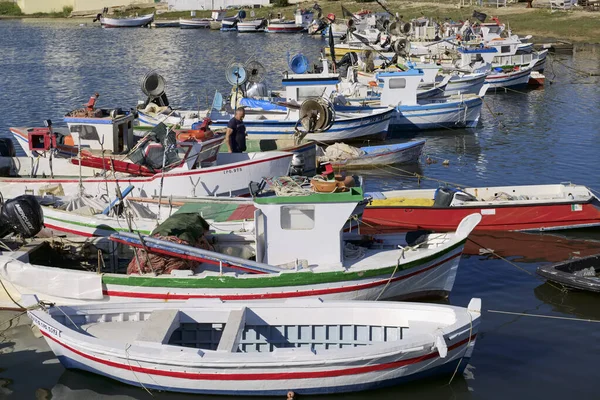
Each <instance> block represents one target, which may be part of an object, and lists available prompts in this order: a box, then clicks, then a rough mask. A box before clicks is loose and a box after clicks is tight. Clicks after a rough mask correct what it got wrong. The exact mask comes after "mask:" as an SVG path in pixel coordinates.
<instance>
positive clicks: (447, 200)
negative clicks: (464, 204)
mask: <svg viewBox="0 0 600 400" xmlns="http://www.w3.org/2000/svg"><path fill="white" fill-rule="evenodd" d="M454 200H457V201H459V202H461V201H478V199H477V197H475V196H473V195H472V194H469V193H466V192H463V191H462V190H459V189H456V188H448V187H440V188H438V189H437V190H436V191H435V195H434V200H433V207H435V208H445V207H450V206H451V205H452V202H453V201H454Z"/></svg>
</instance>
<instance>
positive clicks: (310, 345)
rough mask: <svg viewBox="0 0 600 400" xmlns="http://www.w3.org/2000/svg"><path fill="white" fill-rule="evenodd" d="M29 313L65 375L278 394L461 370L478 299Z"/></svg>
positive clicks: (349, 388) (348, 388) (190, 304)
mask: <svg viewBox="0 0 600 400" xmlns="http://www.w3.org/2000/svg"><path fill="white" fill-rule="evenodd" d="M28 315H29V317H30V318H31V320H32V321H33V323H34V324H35V325H36V326H37V327H38V328H39V329H40V332H41V334H42V335H43V336H44V338H45V339H46V342H47V343H48V345H49V346H50V348H51V349H52V351H53V352H54V354H55V355H56V357H57V358H58V359H59V360H60V362H61V363H62V365H63V366H64V367H65V368H68V369H80V370H84V371H89V372H92V373H95V374H99V375H103V376H106V377H108V378H111V379H114V380H117V381H120V382H123V383H126V384H129V385H134V386H138V387H141V388H144V389H146V390H148V389H153V390H159V391H172V392H185V393H193V394H208V395H231V396H237V397H239V396H285V395H286V394H287V393H288V392H289V391H293V392H295V393H296V394H300V395H309V394H333V393H348V392H356V391H361V390H370V389H376V388H381V387H386V386H393V385H399V384H402V383H404V382H408V381H413V380H416V379H420V378H425V377H430V376H436V375H442V376H443V375H447V376H451V375H452V376H454V374H462V372H463V370H464V369H465V367H466V365H467V364H468V361H469V359H470V357H471V355H472V353H473V350H474V347H475V342H476V338H477V333H478V330H479V324H480V319H481V300H480V299H477V298H474V299H471V301H470V302H469V305H468V306H467V308H461V307H454V306H449V305H439V304H418V303H398V302H394V303H392V302H359V301H352V302H349V301H331V300H325V301H324V300H320V299H310V300H309V299H302V300H286V301H282V302H277V303H257V302H245V303H244V304H240V303H235V302H222V301H219V300H213V301H206V300H203V301H198V300H190V301H186V302H169V303H164V302H151V303H137V304H101V305H85V306H67V307H56V306H50V307H48V308H45V309H43V310H34V311H29V312H28ZM140 390H141V389H140Z"/></svg>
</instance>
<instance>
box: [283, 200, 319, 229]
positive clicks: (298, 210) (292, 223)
mask: <svg viewBox="0 0 600 400" xmlns="http://www.w3.org/2000/svg"><path fill="white" fill-rule="evenodd" d="M314 227H315V207H314V206H282V207H281V229H285V230H294V231H296V230H311V229H313V228H314Z"/></svg>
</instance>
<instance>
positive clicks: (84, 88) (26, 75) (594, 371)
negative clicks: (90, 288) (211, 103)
mask: <svg viewBox="0 0 600 400" xmlns="http://www.w3.org/2000/svg"><path fill="white" fill-rule="evenodd" d="M323 45H324V42H323V41H321V40H320V39H318V38H313V37H308V36H304V35H289V36H288V35H266V34H264V35H261V34H255V35H253V34H245V35H244V34H239V35H238V34H235V33H221V32H209V31H194V30H191V31H182V30H178V29H163V30H149V29H132V30H104V29H100V28H97V27H93V26H91V24H89V23H88V26H83V27H81V26H79V22H70V21H43V20H36V21H26V22H20V21H0V111H1V114H0V134H7V133H8V127H9V126H28V125H40V124H41V123H42V120H44V119H47V118H50V119H53V120H54V121H56V122H59V121H60V120H61V117H62V115H64V113H65V112H66V111H69V110H71V109H73V108H75V107H78V106H79V105H80V104H83V103H85V102H86V101H87V99H88V98H89V96H90V95H92V94H93V93H94V92H96V91H98V92H100V104H101V105H105V106H107V107H113V106H121V107H124V108H129V107H132V106H134V105H135V104H136V101H137V100H138V99H141V98H142V93H141V92H140V90H139V84H140V80H141V77H142V76H143V75H144V74H145V73H146V72H148V71H149V70H152V69H156V70H158V71H160V72H161V73H162V74H163V75H164V76H165V77H166V78H167V80H168V94H169V98H170V100H171V103H172V104H173V105H174V106H176V107H182V108H196V107H204V106H205V105H206V104H207V99H209V98H212V95H213V93H214V91H215V90H216V89H218V90H220V91H222V92H223V93H226V92H227V91H228V85H227V82H226V80H225V78H224V74H223V70H224V68H225V66H226V65H227V64H228V63H229V62H230V61H232V60H235V61H245V60H247V59H249V58H250V57H256V59H258V60H259V61H260V62H262V63H263V64H264V65H265V66H266V67H267V69H268V70H269V76H268V81H269V82H271V84H270V87H271V88H278V87H279V86H278V84H277V82H278V79H280V77H281V72H282V71H284V70H286V54H287V52H291V53H292V54H293V53H295V52H299V51H301V52H303V53H304V54H306V55H307V56H309V58H311V60H314V61H316V60H317V56H318V54H319V51H320V48H321V47H322V46H323ZM573 68H574V69H576V70H583V71H590V72H595V73H596V74H598V73H600V47H594V46H578V47H577V48H576V50H575V52H574V54H573V56H570V55H557V56H551V58H550V60H549V63H548V66H547V70H546V76H547V82H548V81H550V80H552V82H553V83H552V84H547V85H546V88H545V89H543V90H536V91H529V92H527V93H503V94H495V95H488V96H487V97H486V100H485V101H486V103H487V105H488V106H489V109H487V108H485V109H484V111H483V114H482V123H481V125H480V127H479V128H477V129H475V130H472V131H463V130H443V131H438V132H429V133H426V134H419V137H422V138H426V139H427V145H426V148H425V153H426V154H427V156H428V157H429V158H430V159H431V160H435V161H437V162H436V163H431V164H428V163H426V162H422V163H421V164H420V165H419V166H418V167H413V168H410V170H411V171H412V172H418V173H420V174H423V175H425V176H428V177H432V178H435V179H439V180H443V181H449V182H456V183H460V184H464V185H482V186H491V185H505V184H506V185H514V184H543V183H556V182H564V181H572V182H577V183H580V184H585V185H588V186H590V187H592V188H595V189H600V174H598V172H597V165H598V157H599V150H600V113H599V111H600V78H599V77H589V76H584V75H583V74H580V73H577V72H575V71H574V70H573ZM490 110H491V111H492V112H493V114H492V113H491V112H490ZM396 140H399V139H396ZM443 160H449V162H450V164H449V166H447V167H444V166H443V165H442V161H443ZM364 175H365V177H366V186H367V189H368V190H387V189H392V188H398V187H400V186H404V187H417V186H418V183H417V181H416V180H415V179H413V178H407V177H406V173H405V172H403V171H399V170H391V169H387V170H375V171H370V172H369V173H366V174H364ZM435 185H437V183H436V182H435V181H428V180H424V181H422V182H421V186H422V187H434V186H435ZM0 190H1V188H0ZM472 239H473V240H474V241H475V242H476V243H473V242H469V244H468V246H467V248H466V254H465V256H464V257H463V260H462V262H461V267H460V268H459V272H458V276H457V281H456V285H455V287H454V290H453V292H452V295H451V298H450V302H451V303H452V304H456V305H461V306H466V305H467V303H468V302H469V300H470V298H471V297H481V298H482V299H483V307H484V310H485V312H484V314H483V323H482V326H481V333H480V335H479V336H478V340H477V346H476V349H475V353H474V356H473V358H472V359H471V362H470V365H469V367H468V369H467V371H466V373H465V376H464V377H457V378H455V379H454V381H453V382H452V383H451V384H448V379H446V378H444V379H438V380H432V381H427V382H417V383H414V384H411V385H408V386H403V387H398V388H393V389H387V390H382V391H376V392H371V393H367V394H364V393H362V394H354V395H343V396H333V397H330V398H332V399H333V398H339V399H341V398H343V399H356V400H363V399H371V398H379V399H398V398H402V399H419V400H424V399H507V398H513V399H536V398H544V399H564V398H576V399H597V398H600V395H599V394H598V393H600V383H599V381H598V368H597V363H598V360H599V357H600V324H597V323H591V322H577V321H565V320H553V319H538V318H532V317H523V316H510V315H502V314H497V313H492V312H489V310H500V311H511V312H520V313H523V312H524V313H534V314H543V315H553V316H562V317H571V318H581V319H597V320H600V296H595V295H590V294H586V293H568V294H564V293H561V292H560V291H558V290H556V289H555V288H554V287H552V286H550V285H548V284H544V283H543V281H541V280H539V279H537V278H536V277H535V275H534V271H535V269H536V267H537V266H539V265H541V264H542V263H547V262H556V261H560V260H563V259H567V258H569V257H573V256H578V255H584V254H591V253H595V252H599V251H600V246H599V244H600V234H599V233H598V232H596V231H593V230H590V231H583V232H577V233H569V235H568V236H561V235H528V234H517V233H499V234H482V235H476V236H473V237H472ZM597 240H598V241H597ZM483 248H491V249H493V250H494V251H495V252H496V253H498V254H500V255H502V256H503V257H505V258H507V259H508V260H510V261H511V262H513V263H515V264H516V265H517V266H518V267H520V268H521V269H522V270H519V269H517V268H516V267H515V266H512V265H510V264H508V263H507V262H506V261H503V260H501V259H498V258H495V257H492V256H490V255H489V254H486V253H485V252H482V251H481V250H482V249H483ZM10 315H11V314H9V313H2V314H0V320H5V319H7V318H8V317H9V316H10ZM7 327H8V325H2V326H0V332H1V333H0V398H4V397H6V398H10V399H13V398H14V399H33V398H39V399H46V398H55V399H105V398H111V399H142V398H143V399H147V398H150V395H148V394H147V393H146V392H144V391H143V390H142V389H137V388H132V387H128V386H125V385H121V384H119V383H116V382H113V381H111V380H108V379H104V378H101V377H97V376H94V375H91V374H87V373H82V372H76V371H65V370H64V369H63V368H62V367H61V366H60V364H59V363H58V362H57V361H56V360H55V358H54V355H53V354H52V353H51V352H50V351H49V349H48V347H47V346H46V345H45V343H44V342H43V340H42V339H40V338H36V337H34V336H33V334H32V333H31V330H30V329H29V327H28V322H27V321H26V319H25V318H21V319H19V320H15V321H13V323H12V325H11V327H10V328H9V329H6V328H7ZM154 398H158V399H191V398H195V399H205V398H206V399H208V398H210V397H206V396H194V397H192V396H185V395H173V394H165V393H156V392H155V393H154ZM303 398H307V397H303Z"/></svg>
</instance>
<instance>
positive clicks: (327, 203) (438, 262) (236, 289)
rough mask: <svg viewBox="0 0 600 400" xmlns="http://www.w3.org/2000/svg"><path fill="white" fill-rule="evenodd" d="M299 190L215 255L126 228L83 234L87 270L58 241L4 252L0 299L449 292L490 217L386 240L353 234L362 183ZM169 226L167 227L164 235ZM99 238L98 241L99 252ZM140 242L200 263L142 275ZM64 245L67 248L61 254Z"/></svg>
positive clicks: (262, 207) (267, 202)
mask: <svg viewBox="0 0 600 400" xmlns="http://www.w3.org/2000/svg"><path fill="white" fill-rule="evenodd" d="M286 179H287V178H286ZM293 188H295V186H293V187H288V189H286V190H289V189H293ZM297 189H298V188H297ZM299 190H300V191H301V192H302V194H304V195H297V194H296V195H294V193H290V194H288V195H285V194H283V193H282V194H281V195H279V196H272V195H270V196H261V195H259V196H257V197H254V207H256V211H255V213H254V231H253V232H252V233H251V234H243V235H242V234H236V233H234V234H232V235H225V236H223V239H221V236H220V235H219V237H218V240H217V241H216V242H215V246H216V247H215V250H214V251H213V250H206V249H204V248H198V247H193V246H191V245H185V244H179V243H176V242H175V243H174V242H173V241H169V240H166V239H164V238H161V237H156V236H154V235H153V236H140V235H139V234H137V233H126V232H117V233H115V234H113V235H112V236H111V237H110V239H111V240H107V239H106V238H97V239H94V238H91V239H90V238H85V239H82V240H83V241H84V242H83V243H84V246H87V250H85V248H86V247H84V248H83V249H82V251H83V254H84V255H85V256H84V258H83V259H82V261H81V262H82V264H81V265H82V266H80V267H77V266H72V267H70V268H68V269H67V268H61V267H60V265H64V264H65V263H64V262H62V263H53V262H52V261H51V260H52V259H53V257H52V256H51V254H52V250H51V249H52V248H53V247H52V246H50V245H48V244H46V245H43V244H42V243H39V242H36V243H37V244H35V245H34V244H33V243H31V244H28V245H26V246H21V247H18V248H16V249H14V251H13V252H3V253H1V254H2V255H1V256H0V279H1V280H2V283H3V284H4V287H5V288H6V292H3V293H1V294H0V299H1V300H2V301H1V302H0V303H1V304H10V299H9V298H8V297H7V296H8V294H10V296H11V297H12V298H13V299H15V300H17V301H18V300H19V299H20V298H21V296H22V295H23V294H28V293H35V294H37V295H38V297H39V298H40V299H41V300H44V301H50V302H54V303H57V304H78V303H93V302H107V301H110V302H139V301H147V300H152V299H154V300H158V299H160V300H182V299H190V298H221V299H223V300H269V299H271V300H273V299H285V298H295V297H321V298H328V299H357V300H361V299H362V300H375V299H386V298H387V299H390V298H398V299H410V298H420V297H425V296H440V295H441V296H446V295H447V294H448V293H449V292H450V291H451V290H452V287H453V285H454V281H455V278H456V273H457V269H458V264H459V260H460V255H461V253H462V250H463V248H464V244H465V242H466V239H467V236H468V235H469V233H470V232H471V231H472V230H473V228H474V227H475V226H476V225H477V224H478V223H479V221H480V220H481V216H480V215H478V214H474V215H471V216H468V217H467V218H465V219H464V221H463V222H462V223H461V224H460V225H459V227H458V228H457V230H456V232H454V233H441V234H425V235H421V234H418V233H414V234H411V233H407V234H396V235H391V236H390V235H382V236H381V237H372V236H365V235H360V234H344V233H343V231H344V228H345V226H346V223H347V221H348V219H349V218H355V217H354V214H355V212H356V211H355V210H356V208H357V206H359V205H360V204H364V198H363V192H362V190H361V189H360V188H350V189H349V190H348V191H345V192H338V193H331V192H329V193H318V192H314V190H310V189H305V188H299ZM299 193H300V192H298V194H299ZM197 215H198V214H197V213H196V214H194V213H189V214H183V215H179V216H178V217H177V221H178V223H179V224H183V223H188V221H190V220H191V219H192V218H197ZM174 217H175V216H174ZM174 217H173V218H174ZM162 226H170V228H169V232H172V233H168V234H167V236H170V235H172V234H176V235H181V234H185V233H186V232H187V231H185V230H183V229H180V228H173V220H171V221H165V222H164V223H163V224H161V227H162ZM178 226H179V225H178ZM194 227H196V225H194ZM162 231H163V228H160V227H159V228H157V231H156V232H162ZM181 231H183V232H181ZM156 232H155V233H156ZM249 239H250V243H249ZM39 240H42V239H39ZM186 240H187V239H186ZM188 242H189V241H188ZM70 243H74V242H73V241H71V242H70ZM190 243H191V242H190ZM90 244H92V245H93V246H94V247H93V249H94V250H93V251H92V252H91V253H90V249H89V246H90ZM117 244H119V245H118V246H117ZM248 245H250V246H253V248H254V249H256V251H255V254H254V258H255V261H254V260H250V259H248V258H245V257H244V256H242V255H240V254H244V253H245V251H244V250H243V249H245V248H247V246H248ZM71 246H74V244H71ZM115 246H117V247H115ZM399 246H400V247H399ZM132 248H135V249H138V250H140V249H143V250H144V251H145V252H147V253H146V254H150V255H159V256H161V257H167V259H168V260H188V261H190V262H194V263H197V264H195V266H194V267H193V268H191V269H186V270H174V271H172V272H170V273H165V274H162V275H161V274H159V275H156V274H154V273H152V274H147V273H144V274H140V273H139V270H141V271H144V270H143V269H142V266H141V265H139V261H140V258H142V262H144V260H145V258H146V257H139V258H138V257H137V256H132V255H131V249H132ZM240 248H242V250H240ZM62 249H63V247H60V246H59V249H58V250H57V251H59V254H62V253H60V251H63V250H62ZM118 249H122V251H121V253H120V252H119V251H118ZM98 250H101V251H98ZM125 251H128V252H129V253H127V254H129V255H128V257H127V256H126V255H125V253H123V252H125ZM74 252H75V250H73V251H71V252H67V254H69V255H72V254H73V253H74ZM77 254H79V253H77ZM120 254H122V255H120ZM250 256H252V254H250V255H248V257H250ZM62 257H63V258H66V257H65V256H64V255H62ZM96 258H97V259H96ZM122 258H127V259H128V260H131V262H130V263H129V265H130V266H132V265H133V267H134V269H132V270H130V271H129V272H130V274H129V275H125V274H123V273H119V271H122V268H121V264H120V263H119V259H122ZM136 262H137V263H138V264H136ZM132 263H133V264H132ZM46 265H48V266H46ZM77 265H79V264H77ZM138 269H139V270H138ZM97 271H100V272H102V273H100V274H99V273H97Z"/></svg>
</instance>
